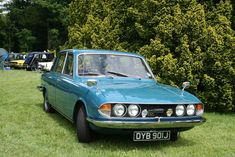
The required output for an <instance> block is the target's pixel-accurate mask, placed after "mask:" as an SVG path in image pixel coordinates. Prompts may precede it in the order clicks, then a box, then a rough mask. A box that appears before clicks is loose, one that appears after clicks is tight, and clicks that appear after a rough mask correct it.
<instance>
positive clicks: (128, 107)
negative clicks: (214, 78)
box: [98, 104, 204, 117]
mask: <svg viewBox="0 0 235 157" xmlns="http://www.w3.org/2000/svg"><path fill="white" fill-rule="evenodd" d="M164 107H165V108H163V109H162V110H163V111H162V113H156V114H154V115H152V116H151V112H158V111H157V110H154V109H150V110H149V109H148V108H147V107H142V109H141V108H140V106H139V105H137V104H102V105H101V106H100V108H99V110H98V111H99V113H100V114H101V115H103V116H105V117H139V116H142V117H146V116H149V117H154V116H159V114H162V115H161V116H167V117H170V116H177V117H182V116H195V115H196V116H201V115H202V114H203V112H204V108H203V105H202V104H188V105H182V104H179V105H176V106H175V110H174V109H173V108H174V107H167V105H164ZM160 108H161V107H160ZM159 111H160V110H159ZM164 114H165V115H164Z"/></svg>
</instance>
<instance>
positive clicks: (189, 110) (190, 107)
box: [187, 105, 195, 116]
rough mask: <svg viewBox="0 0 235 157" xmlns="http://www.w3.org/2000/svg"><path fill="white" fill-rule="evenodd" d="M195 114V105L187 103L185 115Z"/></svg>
mask: <svg viewBox="0 0 235 157" xmlns="http://www.w3.org/2000/svg"><path fill="white" fill-rule="evenodd" d="M194 114H195V106H194V105H188V106H187V115H188V116H192V115H194Z"/></svg>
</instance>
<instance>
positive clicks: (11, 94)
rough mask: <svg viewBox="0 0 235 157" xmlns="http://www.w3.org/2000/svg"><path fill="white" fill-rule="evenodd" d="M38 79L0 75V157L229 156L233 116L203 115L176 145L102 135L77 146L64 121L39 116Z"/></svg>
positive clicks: (234, 144) (234, 146)
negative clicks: (201, 120) (203, 121)
mask: <svg viewBox="0 0 235 157" xmlns="http://www.w3.org/2000/svg"><path fill="white" fill-rule="evenodd" d="M40 75H41V74H39V73H36V72H27V71H14V70H12V71H0V157H2V156H3V157H5V156H23V157H26V156H30V157H31V156H63V157H64V156H81V157H86V156H91V157H93V156H122V157H124V156H130V157H137V156H140V157H148V156H162V157H164V156H172V157H184V156H185V157H186V156H188V157H193V156H196V157H198V156H200V157H202V156H207V157H209V156H211V157H212V156H213V157H214V156H218V157H223V156H228V157H232V156H235V114H217V113H206V114H205V117H206V118H207V122H206V123H205V124H204V125H201V126H198V127H196V128H194V129H192V130H189V131H187V132H183V133H182V134H181V138H180V139H179V140H178V141H177V142H171V141H162V142H132V141H131V137H130V138H129V137H125V136H117V135H115V136H106V135H103V136H101V137H100V138H99V139H98V140H97V141H95V142H93V143H90V144H81V143H79V142H78V141H77V139H76V135H75V127H74V126H73V125H72V124H71V123H70V122H69V121H68V120H66V119H65V118H63V117H62V116H61V115H59V114H58V113H54V114H47V113H45V112H44V111H43V109H42V100H43V99H42V94H41V93H40V92H39V91H38V90H37V89H36V86H37V85H39V84H40Z"/></svg>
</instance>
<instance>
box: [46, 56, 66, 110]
mask: <svg viewBox="0 0 235 157" xmlns="http://www.w3.org/2000/svg"><path fill="white" fill-rule="evenodd" d="M65 56H66V54H65V53H64V54H63V53H61V54H58V55H57V57H56V59H55V62H54V63H53V66H52V68H51V71H50V72H49V73H46V77H45V78H46V79H47V80H46V81H47V83H48V87H47V94H48V101H49V103H50V104H51V105H52V106H54V107H55V108H57V104H56V88H57V79H58V75H60V73H61V72H62V68H63V63H64V60H65Z"/></svg>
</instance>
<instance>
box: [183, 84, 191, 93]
mask: <svg viewBox="0 0 235 157" xmlns="http://www.w3.org/2000/svg"><path fill="white" fill-rule="evenodd" d="M182 87H183V88H182V92H183V91H184V89H186V88H189V87H190V82H183V84H182Z"/></svg>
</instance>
